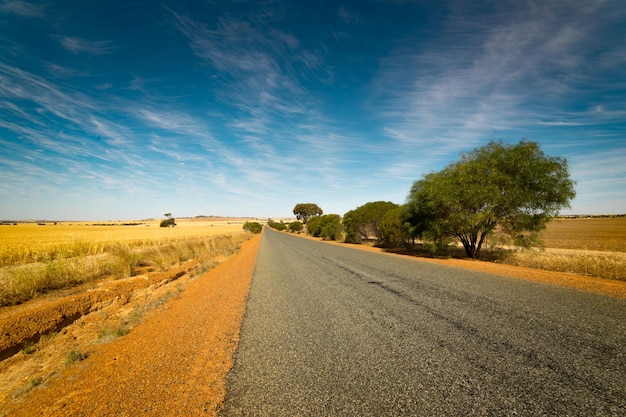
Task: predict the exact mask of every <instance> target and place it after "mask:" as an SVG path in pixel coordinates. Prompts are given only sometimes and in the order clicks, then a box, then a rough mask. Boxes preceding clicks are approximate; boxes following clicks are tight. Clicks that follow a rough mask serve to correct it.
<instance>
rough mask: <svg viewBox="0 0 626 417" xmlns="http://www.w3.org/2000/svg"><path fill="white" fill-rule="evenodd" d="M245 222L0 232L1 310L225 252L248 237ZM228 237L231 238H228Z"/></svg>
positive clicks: (6, 228) (8, 228)
mask: <svg viewBox="0 0 626 417" xmlns="http://www.w3.org/2000/svg"><path fill="white" fill-rule="evenodd" d="M242 223H243V221H241V220H240V219H211V220H206V219H200V220H198V219H180V220H178V222H177V224H178V226H177V227H166V228H164V227H159V221H148V222H132V223H76V222H74V223H48V224H45V225H43V224H36V223H20V224H16V225H3V226H1V227H0V306H4V305H12V304H18V303H22V302H24V301H28V300H29V299H32V298H34V297H36V296H37V295H39V294H43V293H46V292H49V291H52V290H57V289H62V288H69V287H73V286H77V285H82V284H85V283H94V282H95V281H97V280H99V279H102V278H104V277H113V278H123V277H128V276H134V275H136V274H137V273H138V271H140V269H141V268H144V269H145V270H148V271H154V270H159V271H164V270H167V269H168V268H169V267H170V266H172V265H178V264H180V263H181V262H184V261H186V260H189V259H192V258H199V257H206V256H210V255H211V253H214V252H215V253H220V252H221V251H223V250H225V251H228V250H230V249H225V247H228V246H230V245H231V244H232V239H231V238H230V237H232V236H234V235H239V234H242V233H243V231H242ZM224 237H228V238H224Z"/></svg>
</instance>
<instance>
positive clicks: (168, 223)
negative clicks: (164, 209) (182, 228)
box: [159, 213, 176, 227]
mask: <svg viewBox="0 0 626 417" xmlns="http://www.w3.org/2000/svg"><path fill="white" fill-rule="evenodd" d="M164 216H165V219H163V220H161V223H160V224H159V226H160V227H176V219H175V218H173V217H172V213H165V214H164Z"/></svg>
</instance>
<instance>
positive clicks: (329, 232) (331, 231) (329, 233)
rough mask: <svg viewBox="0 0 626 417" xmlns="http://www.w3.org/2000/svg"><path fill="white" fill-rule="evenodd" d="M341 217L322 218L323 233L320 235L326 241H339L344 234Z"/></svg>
mask: <svg viewBox="0 0 626 417" xmlns="http://www.w3.org/2000/svg"><path fill="white" fill-rule="evenodd" d="M342 229H343V226H342V225H341V216H340V215H338V214H327V215H325V216H322V231H321V233H320V235H321V236H322V239H324V240H339V239H341V234H342V232H343V230H342Z"/></svg>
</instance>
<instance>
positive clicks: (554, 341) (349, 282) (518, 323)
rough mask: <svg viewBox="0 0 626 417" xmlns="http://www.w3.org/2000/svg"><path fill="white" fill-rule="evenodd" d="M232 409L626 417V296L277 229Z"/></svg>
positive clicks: (245, 338) (250, 309)
mask: <svg viewBox="0 0 626 417" xmlns="http://www.w3.org/2000/svg"><path fill="white" fill-rule="evenodd" d="M221 415H223V416H238V415H249V416H295V415H299V416H337V415H342V416H408V415H412V416H438V415H442V416H443V415H456V416H470V415H480V416H482V415H486V416H511V415H521V416H537V415H552V416H565V415H571V416H593V415H602V416H611V415H616V416H617V415H620V416H624V415H626V301H625V300H622V299H617V298H609V297H605V296H599V295H594V294H589V293H584V292H580V291H575V290H569V289H563V288H558V287H553V286H548V285H545V284H537V283H531V282H525V281H520V280H516V279H512V278H506V277H500V276H495V275H488V274H480V273H475V272H469V271H464V270H461V269H456V268H451V267H442V266H439V265H434V264H429V263H424V262H419V261H416V260H412V259H401V258H398V257H392V256H388V255H385V254H377V253H371V252H366V251H360V250H356V249H352V248H346V247H339V246H335V245H328V244H325V243H322V242H315V241H310V240H306V239H301V238H298V237H296V236H289V235H286V234H281V233H277V232H274V231H271V230H266V231H265V233H264V236H263V240H262V243H261V248H260V250H259V253H258V256H257V264H256V269H255V273H254V275H253V279H252V285H251V288H250V295H249V300H248V306H247V312H246V315H245V318H244V322H243V327H242V334H241V342H240V345H239V348H238V350H237V352H236V355H235V365H234V367H233V369H232V370H231V373H230V374H229V378H228V382H227V396H226V404H225V408H224V410H223V412H222V414H221Z"/></svg>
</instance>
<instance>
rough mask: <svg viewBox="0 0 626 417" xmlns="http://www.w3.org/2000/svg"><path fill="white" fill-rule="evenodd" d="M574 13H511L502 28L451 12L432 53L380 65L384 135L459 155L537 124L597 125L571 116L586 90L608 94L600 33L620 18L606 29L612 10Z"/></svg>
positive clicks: (554, 7) (377, 87) (404, 50)
mask: <svg viewBox="0 0 626 417" xmlns="http://www.w3.org/2000/svg"><path fill="white" fill-rule="evenodd" d="M575 3H576V4H577V6H576V5H570V6H571V7H570V6H567V5H565V4H561V3H556V2H549V3H542V4H536V5H534V6H533V7H528V8H527V9H526V8H524V6H522V7H519V6H518V7H512V8H511V10H510V11H506V10H503V11H502V12H501V14H500V15H498V19H501V23H499V24H498V23H496V25H495V26H494V25H493V24H489V25H484V26H483V25H482V23H483V22H481V21H480V19H477V18H476V16H475V15H468V14H467V13H464V12H463V10H460V11H457V10H455V9H453V10H451V12H450V15H449V16H448V20H447V21H446V23H445V25H444V30H443V31H442V36H441V37H440V38H438V39H435V40H434V41H432V42H433V44H432V45H430V47H428V48H426V52H424V51H422V50H417V49H414V48H413V47H412V46H411V43H410V40H408V41H407V44H406V45H404V46H403V47H401V48H399V49H397V50H396V51H395V52H393V53H392V54H391V55H390V56H389V57H388V58H386V59H385V60H384V61H383V63H384V65H383V70H382V72H381V73H380V76H379V78H378V79H377V80H375V82H374V84H373V91H374V94H375V95H378V97H379V98H381V99H382V100H383V101H382V102H383V103H386V105H383V106H382V107H379V109H378V110H380V112H381V114H382V116H383V118H384V119H386V121H387V123H386V128H385V129H384V132H385V133H386V134H387V135H388V136H389V137H392V138H394V139H397V140H400V141H403V142H415V143H428V144H431V145H435V146H438V147H443V148H450V149H453V148H455V147H467V146H468V145H471V144H475V143H478V142H481V141H484V140H485V139H491V138H493V137H491V135H493V134H495V135H498V134H501V133H502V132H507V131H512V130H518V131H519V130H524V129H525V128H526V127H528V126H532V125H534V124H540V123H541V124H549V123H552V124H555V125H577V124H580V123H590V122H591V121H592V120H596V122H597V119H595V118H594V119H592V118H586V117H584V115H585V113H586V112H589V110H590V109H582V112H580V109H577V111H576V112H573V111H572V110H571V109H569V106H570V102H571V97H572V96H575V97H576V99H577V102H579V101H580V98H582V97H584V95H586V94H589V92H588V90H589V88H596V89H597V90H596V91H594V92H593V95H594V96H596V97H598V96H602V94H604V93H606V92H607V90H606V87H605V86H604V85H603V84H604V82H603V73H602V72H601V71H597V70H596V69H595V68H594V67H595V65H596V64H595V60H594V59H593V54H594V53H595V52H596V51H597V45H596V42H597V41H600V39H599V38H598V30H600V33H601V26H602V25H603V24H606V25H609V26H610V25H615V24H616V22H617V20H618V19H619V18H618V17H616V16H614V15H613V16H610V15H609V16H610V17H608V19H609V20H610V21H607V13H606V10H604V11H603V12H602V13H600V9H601V8H602V7H603V4H604V2H591V3H589V2H581V3H580V4H578V2H575ZM583 3H584V4H583ZM453 4H455V3H453ZM458 4H459V3H456V5H458ZM509 6H511V5H510V4H509V5H508V6H506V7H509ZM578 6H581V7H578ZM503 9H504V6H503ZM622 9H623V8H622ZM618 14H619V13H618ZM621 14H622V15H623V14H624V13H623V12H621ZM489 19H491V20H492V21H493V20H494V16H493V15H492V16H489ZM613 44H614V45H616V46H615V47H614V48H617V49H618V50H620V49H623V47H621V46H617V44H615V43H613ZM618 50H614V51H612V52H610V51H607V53H608V55H609V56H611V57H612V59H613V62H612V63H608V62H606V61H605V62H603V64H601V65H606V66H608V67H609V68H610V70H609V71H616V70H617V68H619V67H620V65H621V63H622V62H623V61H622V60H623V59H624V57H623V54H622V53H621V52H619V51H618ZM407 63H408V64H409V65H407ZM414 68H415V69H418V70H419V71H413V69H414ZM613 86H614V84H613ZM589 104H590V105H591V104H592V103H589ZM609 106H611V105H610V104H609Z"/></svg>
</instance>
